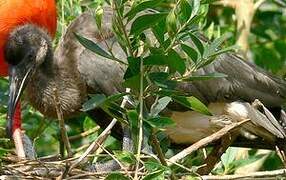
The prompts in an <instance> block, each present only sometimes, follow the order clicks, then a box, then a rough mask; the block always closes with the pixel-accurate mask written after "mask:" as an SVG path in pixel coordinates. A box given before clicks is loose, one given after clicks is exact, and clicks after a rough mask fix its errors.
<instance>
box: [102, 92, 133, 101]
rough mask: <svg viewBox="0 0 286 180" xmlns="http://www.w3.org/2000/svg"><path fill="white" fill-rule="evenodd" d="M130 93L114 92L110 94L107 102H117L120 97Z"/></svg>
mask: <svg viewBox="0 0 286 180" xmlns="http://www.w3.org/2000/svg"><path fill="white" fill-rule="evenodd" d="M128 94H129V93H118V94H114V95H111V96H108V97H107V99H106V100H105V101H106V102H115V101H118V100H119V99H121V98H123V97H124V96H126V95H128Z"/></svg>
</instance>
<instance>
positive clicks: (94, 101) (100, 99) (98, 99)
mask: <svg viewBox="0 0 286 180" xmlns="http://www.w3.org/2000/svg"><path fill="white" fill-rule="evenodd" d="M105 100H106V96H105V95H103V94H95V95H91V99H89V100H88V101H87V102H85V103H84V104H83V105H82V109H81V110H82V111H85V112H86V111H89V110H92V109H94V108H97V107H99V106H100V105H102V104H103V103H104V102H105Z"/></svg>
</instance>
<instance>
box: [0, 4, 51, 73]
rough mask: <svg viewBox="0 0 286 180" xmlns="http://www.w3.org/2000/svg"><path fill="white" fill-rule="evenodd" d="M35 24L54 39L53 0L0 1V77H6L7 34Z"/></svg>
mask: <svg viewBox="0 0 286 180" xmlns="http://www.w3.org/2000/svg"><path fill="white" fill-rule="evenodd" d="M28 23H30V24H35V25H38V26H39V27H42V28H44V29H46V30H47V31H48V32H49V33H50V35H51V37H54V35H55V33H56V29H57V15H56V4H55V1H54V0H0V76H7V75H8V66H7V64H6V62H5V59H4V46H5V43H6V41H7V37H8V36H9V33H10V32H11V31H12V30H13V29H14V28H15V27H17V26H19V25H23V24H28Z"/></svg>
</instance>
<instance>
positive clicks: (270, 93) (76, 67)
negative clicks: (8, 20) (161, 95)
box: [6, 9, 286, 143]
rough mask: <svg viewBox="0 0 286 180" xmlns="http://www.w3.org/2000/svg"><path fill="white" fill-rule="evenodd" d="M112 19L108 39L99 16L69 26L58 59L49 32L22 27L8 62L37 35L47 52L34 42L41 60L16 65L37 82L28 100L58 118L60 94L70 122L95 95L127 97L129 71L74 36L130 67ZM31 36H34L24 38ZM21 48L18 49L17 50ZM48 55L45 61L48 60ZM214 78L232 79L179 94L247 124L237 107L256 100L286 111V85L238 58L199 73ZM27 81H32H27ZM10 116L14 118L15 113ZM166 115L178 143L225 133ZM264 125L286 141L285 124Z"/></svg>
mask: <svg viewBox="0 0 286 180" xmlns="http://www.w3.org/2000/svg"><path fill="white" fill-rule="evenodd" d="M111 17H112V12H111V10H110V9H105V11H104V16H103V19H102V21H103V26H102V28H103V30H102V32H104V33H103V34H100V33H99V31H98V28H97V26H96V22H95V18H94V17H93V15H92V14H90V13H84V14H82V15H81V16H79V17H78V18H77V19H76V20H75V21H74V22H73V23H72V24H71V25H70V26H69V28H68V29H67V32H66V34H65V35H64V36H63V38H62V39H61V41H60V43H59V46H58V47H57V49H56V50H55V53H54V55H52V53H51V52H50V51H51V50H50V48H51V47H50V45H47V44H49V43H50V40H49V38H48V35H47V32H45V30H43V29H39V28H38V27H37V26H35V25H29V26H27V27H25V26H21V27H19V28H18V29H16V30H15V32H13V33H12V34H10V37H9V43H8V45H7V46H6V50H7V52H6V56H7V57H9V60H10V61H12V64H13V58H10V56H11V54H13V52H14V51H16V50H18V49H21V43H17V42H21V41H27V42H28V44H29V43H30V39H29V38H30V37H29V34H36V35H37V36H35V37H38V39H37V42H39V43H41V46H39V45H38V44H35V43H34V42H33V43H30V46H31V47H32V48H36V49H37V50H38V51H37V54H36V57H35V58H32V59H29V58H28V59H27V58H26V56H24V57H21V58H20V60H19V62H18V63H16V65H14V69H15V72H14V76H15V77H17V76H21V77H22V78H23V77H26V76H29V77H30V78H31V79H30V80H29V81H27V84H25V86H26V87H27V92H26V93H27V97H28V98H29V101H30V102H31V104H32V105H33V106H34V107H35V108H36V109H38V110H39V111H40V112H42V113H43V114H44V115H46V116H49V117H56V109H55V101H54V96H55V91H54V90H55V89H56V91H57V95H58V97H59V103H60V105H61V110H62V111H63V115H64V118H69V117H72V116H75V115H77V114H78V113H80V109H81V107H82V104H83V103H84V102H85V101H86V100H87V99H88V94H90V93H93V94H97V93H100V94H106V95H112V94H115V93H119V92H123V91H124V88H123V87H122V84H121V83H122V82H123V75H124V72H125V69H126V68H127V67H126V66H125V65H122V64H119V63H118V62H115V61H111V60H107V59H106V58H104V57H101V56H98V55H96V54H95V53H93V52H91V51H89V50H87V49H85V48H84V47H83V46H82V45H81V44H80V43H79V42H78V41H77V39H76V37H75V35H74V33H78V34H80V35H82V36H84V37H86V38H88V39H90V40H93V41H94V42H96V43H97V44H98V45H99V46H101V47H102V48H103V49H107V47H106V42H107V44H109V45H110V46H112V47H113V48H112V50H113V53H114V54H115V56H116V57H117V58H118V59H121V60H125V61H127V60H126V57H125V55H124V53H123V51H122V49H121V48H120V46H119V44H118V43H117V41H116V39H115V37H114V35H113V33H112V31H111V29H112V28H111V22H112V21H111ZM26 31H30V32H29V33H23V32H26ZM16 33H18V34H19V36H18V37H19V38H16V37H15V36H13V34H16ZM27 34H28V35H27ZM104 41H106V42H104ZM15 44H17V46H14V45H15ZM19 44H20V45H19ZM10 50H11V52H10ZM28 53H29V52H28ZM43 55H45V56H44V58H43V57H42V56H43ZM28 57H29V56H28ZM41 57H42V58H41ZM25 58H26V59H25ZM10 61H8V62H10ZM19 63H26V67H27V69H26V70H25V72H21V70H20V69H19V68H18V67H17V66H18V64H19ZM213 72H220V73H224V74H226V75H228V77H225V78H219V79H215V80H208V81H198V82H193V83H190V82H188V83H179V84H178V90H180V91H183V92H185V93H187V94H190V95H193V96H196V97H197V98H198V99H200V100H201V101H202V102H204V103H205V104H206V105H209V107H210V111H213V113H214V115H218V116H220V115H223V114H225V113H227V114H229V115H232V116H233V117H236V116H238V115H243V116H245V117H243V118H251V117H250V116H249V114H248V111H243V113H244V114H243V113H242V114H239V113H237V108H236V107H241V108H242V109H243V108H245V107H247V106H248V104H243V103H239V102H237V101H244V102H248V103H251V102H252V101H253V100H255V99H259V100H261V101H262V102H263V103H264V104H265V106H267V107H270V108H280V106H281V105H282V103H283V102H284V100H285V96H286V82H285V81H283V80H280V79H278V78H276V77H273V76H272V75H270V74H269V73H266V72H265V71H264V70H262V69H260V68H258V67H256V66H254V65H252V64H250V63H247V62H244V61H243V60H242V59H240V58H238V57H237V56H235V55H233V54H225V55H221V56H219V57H218V58H217V60H216V61H215V62H214V63H212V64H210V65H208V66H206V67H205V68H203V69H201V70H199V71H198V72H197V73H198V74H209V73H213ZM23 81H26V79H25V78H24V79H23ZM12 84H13V85H14V86H12V90H13V91H12V92H10V100H11V104H13V103H15V102H16V101H17V94H20V93H21V91H23V86H20V85H19V82H16V81H14V82H12ZM214 103H216V104H214ZM218 104H219V105H220V106H218ZM11 107H12V106H11ZM212 107H213V108H212ZM238 109H239V108H238ZM9 110H10V111H11V112H12V111H13V107H12V108H11V109H9ZM166 111H168V113H167V114H168V115H169V116H171V117H173V119H174V120H175V121H176V122H177V126H176V127H175V128H173V129H168V130H167V134H169V136H170V137H171V139H172V140H173V142H175V143H192V142H194V141H197V140H199V139H201V138H203V137H205V136H207V135H209V134H211V133H213V132H214V131H217V130H218V129H219V125H218V124H215V125H213V123H212V117H206V116H203V115H201V114H198V113H195V112H192V111H189V110H187V109H185V108H182V106H180V105H179V104H176V103H171V104H170V106H168V107H167V109H166ZM245 112H246V113H245ZM193 115H194V116H197V117H198V119H195V118H193V117H191V116H193ZM95 116H96V118H97V119H98V120H99V121H98V122H99V123H98V124H100V125H102V124H108V122H109V120H110V119H108V116H106V115H103V114H102V111H97V113H95ZM10 120H11V118H10ZM239 120H241V119H239V118H235V119H234V121H239ZM261 121H264V120H261ZM223 123H228V122H223ZM223 123H222V124H223ZM275 123H276V122H275ZM275 123H274V124H275ZM257 124H259V122H257ZM262 124H263V125H262V127H263V128H265V129H267V130H269V131H270V132H271V133H273V134H274V135H273V136H274V137H278V138H285V132H284V130H283V129H282V127H281V126H280V125H279V124H278V126H279V127H278V128H276V127H274V128H273V125H272V124H271V122H270V124H268V122H262ZM251 127H252V126H251ZM220 128H221V127H220ZM272 130H273V132H272ZM182 137H184V138H182Z"/></svg>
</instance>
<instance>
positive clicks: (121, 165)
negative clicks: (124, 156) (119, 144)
mask: <svg viewBox="0 0 286 180" xmlns="http://www.w3.org/2000/svg"><path fill="white" fill-rule="evenodd" d="M98 146H99V147H100V148H101V149H102V150H103V151H104V152H106V153H107V154H108V155H109V156H110V157H111V158H112V159H113V160H114V161H116V162H117V163H118V164H119V166H120V168H121V169H122V170H123V171H124V172H125V174H127V175H128V176H129V178H130V179H131V176H130V175H129V174H128V170H127V169H126V168H125V167H124V166H123V164H122V163H121V162H120V161H119V160H118V159H117V158H116V157H115V156H114V155H112V154H111V153H110V152H108V151H107V150H106V149H105V148H104V147H103V146H102V145H101V144H98Z"/></svg>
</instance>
